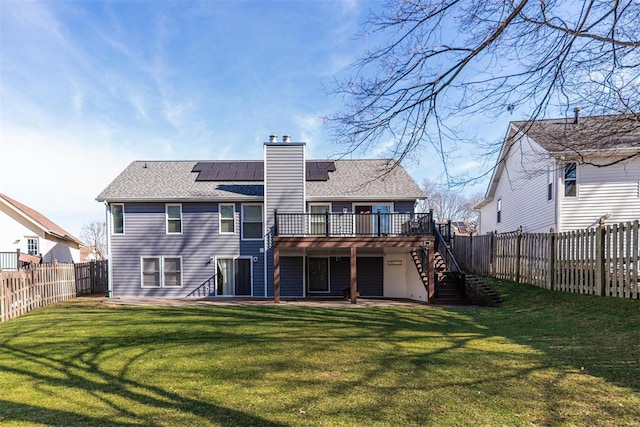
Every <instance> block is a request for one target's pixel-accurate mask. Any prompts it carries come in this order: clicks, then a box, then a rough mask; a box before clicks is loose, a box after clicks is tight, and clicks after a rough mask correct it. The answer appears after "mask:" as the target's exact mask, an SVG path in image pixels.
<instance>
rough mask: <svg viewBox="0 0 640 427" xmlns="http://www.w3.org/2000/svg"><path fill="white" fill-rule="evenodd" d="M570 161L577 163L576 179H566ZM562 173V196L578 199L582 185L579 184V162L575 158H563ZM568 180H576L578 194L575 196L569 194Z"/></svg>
mask: <svg viewBox="0 0 640 427" xmlns="http://www.w3.org/2000/svg"><path fill="white" fill-rule="evenodd" d="M568 163H573V164H575V165H576V177H575V179H569V180H568V179H566V176H565V174H566V167H567V164H568ZM561 173H562V197H563V198H565V199H567V198H571V199H573V198H575V199H578V198H579V196H580V187H579V185H578V178H579V173H578V162H577V161H575V160H563V161H562V168H561ZM567 181H575V189H576V195H575V196H567V189H566V185H567Z"/></svg>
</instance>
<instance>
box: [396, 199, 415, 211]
mask: <svg viewBox="0 0 640 427" xmlns="http://www.w3.org/2000/svg"><path fill="white" fill-rule="evenodd" d="M414 206H415V200H414V201H411V202H395V203H394V204H393V211H394V212H397V213H413V207H414Z"/></svg>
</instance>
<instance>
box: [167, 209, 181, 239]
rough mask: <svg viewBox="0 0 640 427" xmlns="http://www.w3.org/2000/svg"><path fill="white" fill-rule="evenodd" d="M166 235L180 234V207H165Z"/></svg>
mask: <svg viewBox="0 0 640 427" xmlns="http://www.w3.org/2000/svg"><path fill="white" fill-rule="evenodd" d="M166 213H167V234H180V233H182V205H180V204H178V205H166Z"/></svg>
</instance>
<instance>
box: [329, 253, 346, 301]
mask: <svg viewBox="0 0 640 427" xmlns="http://www.w3.org/2000/svg"><path fill="white" fill-rule="evenodd" d="M349 260H350V258H349V257H340V258H336V257H332V258H331V260H330V262H329V264H330V268H331V276H330V278H331V279H330V280H331V285H330V286H331V296H343V295H344V290H345V288H348V287H349V286H350V285H349V282H350V280H351V262H350V261H349Z"/></svg>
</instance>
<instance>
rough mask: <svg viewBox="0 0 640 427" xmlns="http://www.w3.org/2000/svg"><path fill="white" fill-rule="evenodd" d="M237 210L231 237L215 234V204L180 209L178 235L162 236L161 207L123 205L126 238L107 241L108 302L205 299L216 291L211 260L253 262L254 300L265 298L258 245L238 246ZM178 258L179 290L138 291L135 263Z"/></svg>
mask: <svg viewBox="0 0 640 427" xmlns="http://www.w3.org/2000/svg"><path fill="white" fill-rule="evenodd" d="M239 212H240V204H239V203H237V204H236V231H237V233H236V234H229V235H226V234H219V232H218V231H219V230H218V224H219V222H218V204H217V203H183V204H182V234H169V235H167V234H166V232H165V204H164V203H126V204H125V234H122V235H112V236H111V254H110V255H111V263H112V272H113V296H115V297H118V296H156V297H185V296H208V295H210V294H212V293H213V288H214V287H215V286H214V285H215V274H216V266H215V264H214V263H212V262H210V258H211V257H216V256H217V257H235V256H240V255H243V256H251V257H254V256H256V257H258V262H252V266H253V291H254V296H263V295H264V271H263V268H264V258H263V254H261V253H260V248H261V247H262V245H263V242H262V241H251V242H246V241H243V242H241V241H240V234H239V230H240V226H239V221H240V214H239ZM143 256H144V257H160V256H165V257H166V256H170V257H176V256H179V257H181V258H182V283H183V287H182V288H173V289H171V288H142V287H141V286H140V282H141V280H140V269H141V267H140V258H141V257H143Z"/></svg>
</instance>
